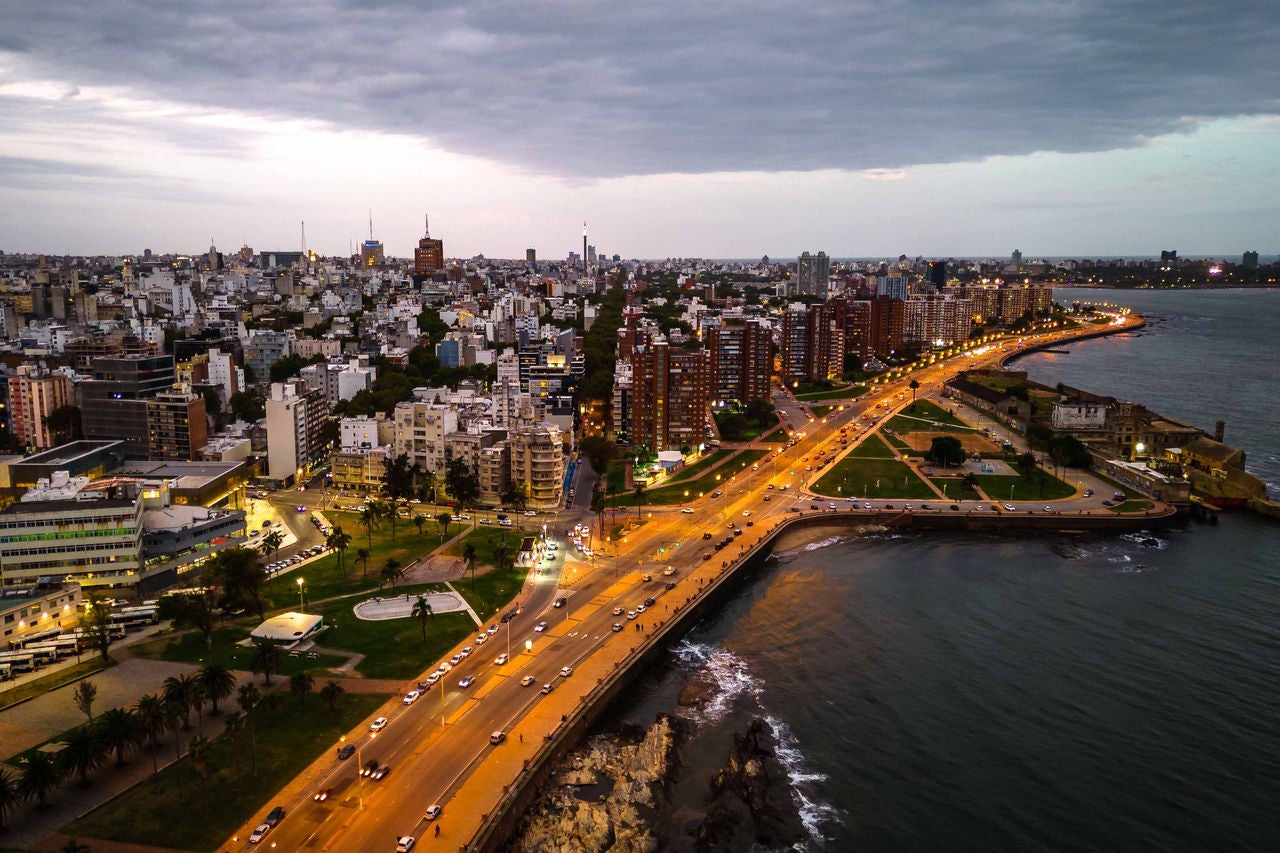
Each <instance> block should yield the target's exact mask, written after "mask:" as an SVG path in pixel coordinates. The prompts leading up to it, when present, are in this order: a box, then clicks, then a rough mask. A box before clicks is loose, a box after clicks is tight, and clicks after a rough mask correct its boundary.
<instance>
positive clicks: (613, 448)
mask: <svg viewBox="0 0 1280 853" xmlns="http://www.w3.org/2000/svg"><path fill="white" fill-rule="evenodd" d="M581 450H582V455H583V456H585V457H586V458H587V462H588V463H590V465H591V470H592V471H594V472H596V476H598V477H603V476H604V474H605V471H606V470H608V468H609V463H611V462H612V461H613V460H614V459H616V458H617V457H618V447H617V445H616V444H614V443H613V442H612V441H610V440H609V439H607V438H605V437H604V436H603V435H590V436H587V437H586V438H584V439H583V440H582V444H581Z"/></svg>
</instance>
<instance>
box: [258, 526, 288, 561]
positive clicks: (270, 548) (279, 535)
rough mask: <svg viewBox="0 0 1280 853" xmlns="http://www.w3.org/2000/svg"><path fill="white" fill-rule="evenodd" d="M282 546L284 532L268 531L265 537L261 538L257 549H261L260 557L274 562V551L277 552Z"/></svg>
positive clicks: (277, 530)
mask: <svg viewBox="0 0 1280 853" xmlns="http://www.w3.org/2000/svg"><path fill="white" fill-rule="evenodd" d="M283 544H284V531H282V530H279V529H276V530H271V531H268V532H267V535H265V536H263V537H262V544H261V545H260V546H259V547H260V548H262V556H264V557H266V556H270V557H271V559H273V560H274V559H275V558H276V551H279V550H280V546H281V545H283Z"/></svg>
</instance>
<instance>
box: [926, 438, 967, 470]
mask: <svg viewBox="0 0 1280 853" xmlns="http://www.w3.org/2000/svg"><path fill="white" fill-rule="evenodd" d="M929 459H930V460H931V461H933V462H935V463H937V464H939V465H941V466H942V467H944V468H946V467H949V466H950V465H953V464H954V465H959V464H960V463H961V462H964V445H963V444H961V443H960V439H958V438H956V437H955V436H954V435H943V436H938V437H937V438H934V439H933V441H931V442H930V443H929Z"/></svg>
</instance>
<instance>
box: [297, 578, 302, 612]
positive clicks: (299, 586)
mask: <svg viewBox="0 0 1280 853" xmlns="http://www.w3.org/2000/svg"><path fill="white" fill-rule="evenodd" d="M298 610H302V578H298Z"/></svg>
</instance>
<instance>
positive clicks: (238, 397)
mask: <svg viewBox="0 0 1280 853" xmlns="http://www.w3.org/2000/svg"><path fill="white" fill-rule="evenodd" d="M245 372H246V373H247V372H248V369H247V368H246V371H245ZM245 380H246V381H248V376H246V377H245ZM227 405H228V408H230V409H231V413H232V414H233V415H235V416H236V418H237V419H238V420H242V421H245V422H247V423H253V422H254V421H260V420H262V419H263V418H264V417H265V416H266V414H267V406H266V403H265V402H264V401H263V399H262V397H260V396H258V394H257V393H256V392H255V391H253V390H251V389H247V390H244V391H237V392H236V393H234V394H232V395H231V399H230V400H229V401H228V404H227Z"/></svg>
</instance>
